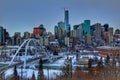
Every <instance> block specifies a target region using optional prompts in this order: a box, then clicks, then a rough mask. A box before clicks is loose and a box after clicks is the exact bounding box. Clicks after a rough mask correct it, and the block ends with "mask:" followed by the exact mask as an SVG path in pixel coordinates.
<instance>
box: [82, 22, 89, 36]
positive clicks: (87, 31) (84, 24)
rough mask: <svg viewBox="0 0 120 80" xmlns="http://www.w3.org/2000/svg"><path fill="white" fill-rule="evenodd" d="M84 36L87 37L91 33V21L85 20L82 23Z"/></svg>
mask: <svg viewBox="0 0 120 80" xmlns="http://www.w3.org/2000/svg"><path fill="white" fill-rule="evenodd" d="M82 29H83V35H87V34H89V35H90V33H91V31H90V20H84V22H83V23H82Z"/></svg>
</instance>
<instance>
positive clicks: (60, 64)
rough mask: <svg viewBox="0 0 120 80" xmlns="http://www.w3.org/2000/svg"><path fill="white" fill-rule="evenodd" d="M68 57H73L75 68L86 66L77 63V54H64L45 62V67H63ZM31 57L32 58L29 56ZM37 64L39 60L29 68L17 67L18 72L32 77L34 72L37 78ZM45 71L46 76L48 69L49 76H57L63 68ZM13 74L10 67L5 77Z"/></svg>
mask: <svg viewBox="0 0 120 80" xmlns="http://www.w3.org/2000/svg"><path fill="white" fill-rule="evenodd" d="M87 56H88V57H89V58H94V56H93V55H87ZM67 57H68V58H72V66H73V68H74V67H76V66H80V67H85V65H78V64H75V63H76V55H73V54H72V55H64V54H63V57H62V58H60V59H58V60H56V61H54V62H50V63H44V64H43V67H44V66H48V67H63V66H64V62H65V59H67ZM82 57H83V55H80V56H79V58H81V59H82ZM96 57H97V58H98V59H100V56H96ZM29 58H31V57H30V56H29ZM21 59H22V60H24V57H22V58H21ZM35 65H38V62H36V63H31V64H29V65H28V66H29V69H20V68H18V69H17V72H18V74H19V76H21V71H23V74H22V75H23V76H25V77H26V78H31V77H32V74H33V72H34V73H35V77H36V78H37V75H38V69H37V68H36V67H35ZM93 66H94V67H95V66H97V64H94V65H93ZM43 71H44V75H45V76H46V77H48V71H49V78H55V76H56V75H60V74H61V73H62V71H61V70H59V69H57V70H53V69H49V70H47V69H43ZM12 74H13V68H12V69H9V70H7V71H6V72H5V77H6V78H7V77H8V76H10V75H12Z"/></svg>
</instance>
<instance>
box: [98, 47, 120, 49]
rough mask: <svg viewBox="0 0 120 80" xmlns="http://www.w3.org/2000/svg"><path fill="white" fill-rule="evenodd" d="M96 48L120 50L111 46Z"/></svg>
mask: <svg viewBox="0 0 120 80" xmlns="http://www.w3.org/2000/svg"><path fill="white" fill-rule="evenodd" d="M97 48H101V49H120V47H117V46H115V47H113V46H100V47H97Z"/></svg>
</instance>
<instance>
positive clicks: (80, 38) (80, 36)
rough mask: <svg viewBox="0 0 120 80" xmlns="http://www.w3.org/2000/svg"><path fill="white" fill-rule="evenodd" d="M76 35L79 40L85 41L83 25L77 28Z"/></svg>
mask: <svg viewBox="0 0 120 80" xmlns="http://www.w3.org/2000/svg"><path fill="white" fill-rule="evenodd" d="M76 35H77V38H78V39H79V40H82V39H83V33H82V25H79V27H78V28H77V30H76Z"/></svg>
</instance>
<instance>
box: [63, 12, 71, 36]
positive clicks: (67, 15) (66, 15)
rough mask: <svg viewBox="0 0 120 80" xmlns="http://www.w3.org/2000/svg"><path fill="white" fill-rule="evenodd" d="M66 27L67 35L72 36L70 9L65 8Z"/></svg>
mask: <svg viewBox="0 0 120 80" xmlns="http://www.w3.org/2000/svg"><path fill="white" fill-rule="evenodd" d="M64 22H65V28H66V33H67V37H70V30H71V29H70V24H69V11H68V10H65V20H64Z"/></svg>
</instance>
